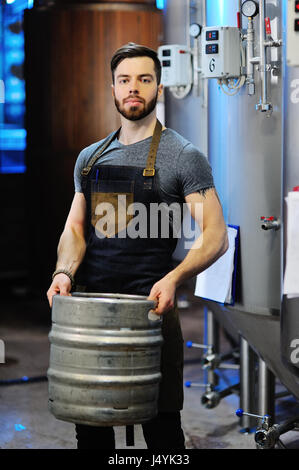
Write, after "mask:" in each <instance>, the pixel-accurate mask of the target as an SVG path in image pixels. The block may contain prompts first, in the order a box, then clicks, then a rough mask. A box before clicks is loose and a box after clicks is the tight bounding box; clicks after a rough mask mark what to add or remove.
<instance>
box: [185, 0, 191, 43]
mask: <svg viewBox="0 0 299 470" xmlns="http://www.w3.org/2000/svg"><path fill="white" fill-rule="evenodd" d="M186 8H187V15H186V18H187V20H186V44H187V47H188V49H190V48H191V39H190V34H189V28H190V0H187V3H186Z"/></svg>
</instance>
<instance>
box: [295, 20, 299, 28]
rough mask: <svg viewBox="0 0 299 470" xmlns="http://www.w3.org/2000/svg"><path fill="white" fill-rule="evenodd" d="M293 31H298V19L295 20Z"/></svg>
mask: <svg viewBox="0 0 299 470" xmlns="http://www.w3.org/2000/svg"><path fill="white" fill-rule="evenodd" d="M295 31H299V20H295Z"/></svg>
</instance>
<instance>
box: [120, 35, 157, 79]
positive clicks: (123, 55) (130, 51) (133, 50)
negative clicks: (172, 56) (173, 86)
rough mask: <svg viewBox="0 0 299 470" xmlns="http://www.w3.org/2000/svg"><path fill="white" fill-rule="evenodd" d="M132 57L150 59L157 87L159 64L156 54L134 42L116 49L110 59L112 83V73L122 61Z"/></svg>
mask: <svg viewBox="0 0 299 470" xmlns="http://www.w3.org/2000/svg"><path fill="white" fill-rule="evenodd" d="M132 57H150V58H151V59H153V61H154V64H155V65H154V66H155V72H156V77H157V83H158V85H159V83H160V81H161V62H160V60H159V58H158V54H157V52H156V51H154V50H153V49H150V48H149V47H146V46H140V45H139V44H135V43H134V42H129V43H128V44H125V45H124V46H122V47H120V48H119V49H117V51H116V52H115V53H114V54H113V57H112V59H111V72H112V81H113V83H114V71H115V69H116V67H117V66H118V64H119V63H120V62H121V61H122V60H124V59H130V58H132Z"/></svg>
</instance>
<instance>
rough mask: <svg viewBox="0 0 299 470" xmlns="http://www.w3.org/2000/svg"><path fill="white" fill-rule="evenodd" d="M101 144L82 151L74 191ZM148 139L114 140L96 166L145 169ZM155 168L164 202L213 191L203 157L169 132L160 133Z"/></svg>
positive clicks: (182, 138) (207, 166)
mask: <svg viewBox="0 0 299 470" xmlns="http://www.w3.org/2000/svg"><path fill="white" fill-rule="evenodd" d="M103 141H104V139H103V140H101V141H99V142H96V143H94V144H92V145H90V146H89V147H86V148H85V149H83V150H82V151H81V152H80V154H79V156H78V159H77V161H76V165H75V170H74V181H75V191H76V192H83V191H82V187H81V170H82V169H83V168H84V167H85V166H86V165H87V163H88V161H89V159H90V157H91V155H92V154H93V152H94V151H95V150H96V149H97V148H98V147H99V146H100V145H101V143H102V142H103ZM150 143H151V137H148V138H147V139H144V140H141V141H139V142H136V143H134V144H131V145H123V144H122V143H120V142H119V140H118V139H114V141H113V142H112V143H111V144H110V145H109V147H108V148H107V149H106V150H105V151H104V152H103V153H102V155H101V156H100V158H99V160H98V161H97V163H101V164H103V165H124V166H138V167H143V168H145V166H146V161H147V155H148V152H149V148H150ZM155 167H156V169H157V174H158V176H159V185H160V191H161V193H162V196H163V195H164V196H165V201H166V202H168V203H171V202H184V197H185V196H188V195H189V194H192V193H195V192H199V193H204V192H205V190H207V189H209V188H212V187H214V181H213V176H212V171H211V167H210V165H209V163H208V161H207V159H206V157H205V156H204V155H203V154H202V153H201V152H200V151H199V150H198V149H197V148H196V147H195V146H194V145H193V144H191V142H188V141H187V140H186V139H185V138H184V137H182V136H181V135H180V134H178V133H177V132H175V131H174V130H172V129H168V128H167V129H165V130H164V131H163V132H162V135H161V140H160V144H159V147H158V152H157V158H156V164H155Z"/></svg>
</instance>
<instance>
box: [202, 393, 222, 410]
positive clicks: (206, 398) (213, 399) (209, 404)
mask: <svg viewBox="0 0 299 470" xmlns="http://www.w3.org/2000/svg"><path fill="white" fill-rule="evenodd" d="M220 399H221V395H220V394H219V393H218V392H215V391H213V390H211V391H208V392H206V393H205V394H204V395H203V396H202V397H201V404H202V405H203V406H205V407H206V408H208V409H209V410H210V409H211V408H215V407H216V406H217V405H218V403H219V402H220Z"/></svg>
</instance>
